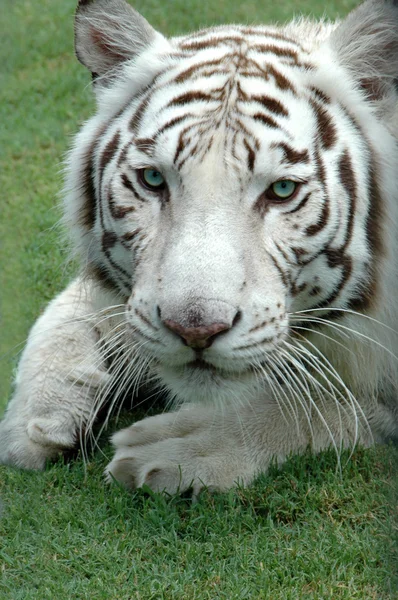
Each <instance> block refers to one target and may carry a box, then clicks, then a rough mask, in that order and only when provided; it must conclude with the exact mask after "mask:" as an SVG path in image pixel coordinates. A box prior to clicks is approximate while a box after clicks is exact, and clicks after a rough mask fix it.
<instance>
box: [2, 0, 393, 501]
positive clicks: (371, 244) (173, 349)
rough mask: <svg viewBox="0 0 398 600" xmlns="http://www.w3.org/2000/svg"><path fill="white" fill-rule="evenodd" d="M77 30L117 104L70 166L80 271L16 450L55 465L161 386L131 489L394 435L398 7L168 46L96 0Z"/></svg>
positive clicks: (35, 352)
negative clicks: (130, 395)
mask: <svg viewBox="0 0 398 600" xmlns="http://www.w3.org/2000/svg"><path fill="white" fill-rule="evenodd" d="M75 32H76V53H77V56H78V58H79V60H80V61H81V62H82V63H83V64H84V65H85V66H86V67H87V68H88V69H89V70H90V71H91V73H92V74H93V80H94V90H95V94H96V99H97V105H98V108H97V112H96V114H95V116H94V117H93V118H92V119H90V120H89V121H88V122H87V123H86V124H85V125H84V126H83V128H82V129H81V131H80V133H79V134H78V135H77V136H76V140H75V144H74V146H73V148H72V150H71V152H70V154H69V158H68V162H67V177H66V185H65V203H64V207H65V222H66V224H67V226H68V227H69V229H70V231H71V235H72V239H73V243H74V248H75V251H76V254H77V256H78V257H79V260H80V262H81V265H82V273H81V275H80V277H79V278H78V279H76V280H75V281H74V282H73V283H72V284H71V285H70V286H69V287H68V288H67V290H66V291H65V292H63V293H62V294H60V296H59V297H58V298H57V299H55V300H54V302H53V303H52V304H51V305H50V306H49V308H48V309H47V311H46V313H45V314H44V315H43V317H41V319H40V320H39V321H38V322H37V324H36V325H35V326H34V328H33V330H32V333H31V336H30V338H29V341H28V345H27V347H26V350H25V352H24V354H23V356H22V359H21V363H20V366H19V373H18V379H17V387H16V393H15V396H14V397H13V399H12V400H11V402H10V405H9V408H8V411H7V414H6V417H5V419H4V420H3V421H2V423H1V424H0V460H2V461H3V462H8V463H10V464H17V465H20V466H25V467H33V468H40V467H42V466H43V464H44V462H45V460H46V458H52V457H53V456H55V455H56V454H57V453H58V452H59V451H62V450H63V449H64V448H65V447H68V446H70V445H72V444H73V443H74V441H76V440H77V439H78V437H79V429H80V431H81V429H82V428H84V429H85V430H86V431H88V432H90V431H91V429H92V425H93V423H94V421H95V419H96V417H97V414H98V413H99V409H100V408H101V407H102V406H103V405H104V404H105V403H106V402H108V403H110V409H109V411H111V410H112V409H113V408H114V407H115V406H117V401H118V398H119V397H120V396H123V395H125V394H126V390H128V389H130V390H131V389H132V390H133V391H135V390H136V389H137V388H138V387H139V386H140V385H141V384H144V385H146V386H147V387H148V386H150V385H151V384H152V385H155V387H156V386H158V387H159V386H160V387H161V388H163V389H165V390H167V392H168V393H169V395H170V397H171V398H173V399H174V401H175V403H176V405H177V407H178V410H177V411H176V412H173V413H168V414H163V415H159V416H157V417H153V418H150V419H146V420H144V421H142V422H140V423H138V424H135V425H133V426H132V427H131V428H128V429H127V430H124V431H121V432H119V433H118V434H116V436H115V437H114V445H115V448H116V452H115V457H114V460H113V461H112V462H111V464H110V465H109V466H108V468H107V473H108V477H109V478H111V477H115V478H116V479H118V480H120V481H121V482H123V483H124V484H125V485H127V486H128V487H137V486H141V485H143V484H144V483H145V484H147V485H150V486H151V487H153V488H154V489H159V490H162V489H165V490H167V491H169V492H174V491H177V490H184V489H186V488H187V487H189V486H190V485H192V484H193V488H194V490H195V491H199V490H200V487H201V486H202V485H207V486H210V487H211V488H217V489H227V488H228V487H231V486H233V485H234V484H235V483H236V482H237V481H239V482H242V483H244V484H247V483H250V481H252V479H253V477H255V475H256V474H257V473H259V472H261V471H265V470H266V469H267V467H268V464H269V462H270V460H272V458H274V457H276V458H277V459H278V460H279V461H283V460H284V458H285V457H286V456H287V455H288V454H289V453H291V452H301V451H303V450H304V449H305V448H307V447H308V446H310V447H311V448H312V449H313V450H314V451H319V450H321V449H323V448H325V447H328V446H330V445H333V446H334V447H335V448H336V450H337V451H339V450H340V448H341V447H342V446H348V445H352V444H355V443H356V442H358V441H359V442H361V443H363V444H369V443H371V442H372V441H373V440H375V439H383V438H385V437H389V436H396V435H397V431H398V425H397V421H398V419H397V412H398V411H397V403H396V392H397V388H398V382H397V378H398V376H397V365H396V362H394V361H395V355H396V353H397V352H396V351H397V337H396V333H394V332H393V331H392V328H393V327H394V326H395V325H396V322H397V321H398V319H397V303H396V300H395V299H396V297H397V292H398V290H397V285H398V281H397V280H398V277H397V263H396V259H397V250H398V249H397V248H396V245H397V228H396V223H397V210H398V206H397V205H398V202H397V199H398V188H397V181H396V176H395V171H396V165H397V162H398V156H397V144H396V141H397V137H398V127H397V122H398V109H397V106H398V103H397V93H396V90H395V88H394V87H393V85H392V84H391V82H392V80H393V78H394V77H396V75H397V64H398V50H397V48H398V8H397V6H396V3H394V2H392V1H382V0H369V1H368V2H365V3H364V4H363V5H361V6H359V8H358V9H357V10H356V11H353V13H351V14H350V15H349V16H348V17H347V19H346V20H345V21H343V22H342V23H341V24H331V23H329V24H327V23H321V24H319V23H314V22H311V21H309V20H300V21H294V22H292V23H291V24H288V25H286V26H284V27H280V28H277V27H273V26H269V27H247V26H238V25H236V26H235V25H230V26H224V27H216V28H213V29H208V30H203V31H199V32H196V33H193V34H191V35H187V36H184V37H179V38H172V39H170V40H167V39H166V38H164V37H163V36H162V35H161V34H160V33H158V32H156V31H155V30H154V29H153V28H152V27H151V26H150V25H149V24H148V23H147V22H146V21H145V19H144V18H143V17H141V16H140V15H139V14H138V13H136V12H135V11H134V10H133V9H132V8H131V7H130V6H129V5H128V4H127V3H126V2H125V1H124V0H93V1H92V2H83V1H82V2H80V3H79V6H78V9H77V13H76V27H75ZM49 327H50V329H49ZM51 328H52V329H51ZM54 328H56V329H57V335H56V336H55V338H56V339H54V336H53V334H52V333H50V334H49V333H47V332H48V331H49V330H50V331H53V330H54ZM364 342H366V343H364ZM90 348H91V350H90ZM50 356H51V357H52V358H51V364H52V365H55V367H52V368H51V369H52V371H51V372H54V371H55V372H56V376H54V377H52V378H51V377H48V376H47V375H48V374H46V373H44V374H43V373H41V372H39V370H38V364H39V361H41V362H40V364H43V363H44V364H45V361H46V357H47V358H48V357H50ZM44 370H45V369H44ZM43 381H46V382H48V383H46V384H45V390H44V393H43V385H44V384H43ZM63 381H64V382H63ZM71 381H72V384H71ZM73 382H74V383H73ZM74 384H76V385H74ZM28 387H29V390H30V392H29V397H28V395H27V392H26V390H27V388H28ZM75 388H76V392H75ZM32 390H33V391H32ZM111 392H112V393H111Z"/></svg>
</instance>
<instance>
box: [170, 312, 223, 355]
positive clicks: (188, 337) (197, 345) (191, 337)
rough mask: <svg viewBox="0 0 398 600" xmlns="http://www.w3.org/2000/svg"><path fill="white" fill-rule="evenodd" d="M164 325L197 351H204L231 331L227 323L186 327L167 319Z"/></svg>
mask: <svg viewBox="0 0 398 600" xmlns="http://www.w3.org/2000/svg"><path fill="white" fill-rule="evenodd" d="M163 324H164V325H165V326H166V327H167V328H168V329H170V330H171V331H172V332H173V333H176V334H177V335H178V336H179V337H180V338H181V339H182V340H183V342H184V344H186V345H187V346H190V347H191V348H194V349H197V350H204V349H205V348H209V346H211V345H212V343H213V342H214V340H215V338H216V337H217V336H218V335H219V334H220V333H222V332H223V331H228V330H229V329H231V325H228V324H227V323H213V324H212V325H202V326H200V327H184V326H183V325H180V324H179V323H176V321H172V320H171V319H166V320H165V321H163Z"/></svg>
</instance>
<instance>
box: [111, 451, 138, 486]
mask: <svg viewBox="0 0 398 600" xmlns="http://www.w3.org/2000/svg"><path fill="white" fill-rule="evenodd" d="M136 474H137V469H136V464H135V460H134V458H131V457H128V458H119V459H117V460H113V461H112V462H111V463H110V464H109V465H108V466H107V468H106V469H105V479H106V481H107V482H108V483H112V482H115V481H116V482H118V483H120V484H122V485H123V486H124V487H125V488H127V489H129V490H134V489H136V488H137V487H138V486H137V485H136Z"/></svg>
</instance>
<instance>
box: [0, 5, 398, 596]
mask: <svg viewBox="0 0 398 600" xmlns="http://www.w3.org/2000/svg"><path fill="white" fill-rule="evenodd" d="M0 2H1V4H0V95H1V103H0V190H1V191H0V194H1V195H0V318H1V322H0V331H1V333H0V408H1V407H2V406H4V405H5V403H6V401H7V398H8V396H9V393H10V382H11V376H12V371H13V369H14V368H15V365H16V361H17V356H18V353H19V352H20V351H21V349H22V347H23V343H24V340H25V339H26V335H27V332H28V330H29V327H30V326H31V324H32V323H33V321H34V320H35V318H36V317H37V316H38V315H39V314H40V312H41V311H42V310H43V308H44V307H45V305H46V303H47V302H48V301H49V300H50V299H51V298H52V297H53V296H54V294H55V293H56V292H57V291H60V290H61V289H62V288H63V286H64V285H65V283H66V282H67V281H68V280H69V279H70V277H71V274H72V273H73V270H74V267H73V265H71V264H70V263H69V261H68V252H67V250H66V245H65V243H64V241H63V238H64V236H63V232H62V229H61V228H60V227H59V225H58V221H59V218H60V211H59V209H58V207H57V204H58V201H59V190H60V188H61V181H62V176H61V170H62V157H63V155H64V153H65V151H66V149H67V148H68V145H69V144H70V142H71V138H72V135H73V134H74V132H76V131H77V129H78V127H79V124H80V123H82V122H83V121H84V120H85V119H86V118H87V117H88V116H89V115H90V114H91V112H92V110H93V100H92V97H91V90H90V78H89V75H88V73H87V72H86V71H85V70H84V68H83V67H81V66H80V65H79V64H78V63H77V61H76V60H75V59H74V55H73V12H74V2H73V1H71V0H62V1H61V0H41V1H40V2H38V1H37V0H35V1H28V0H0ZM354 5H355V2H353V1H339V2H328V3H327V5H323V4H322V3H319V2H315V1H312V2H310V1H308V0H306V1H304V0H302V1H300V2H296V1H295V2H292V1H290V2H286V3H283V4H282V3H279V2H273V3H266V2H264V1H259V0H258V1H255V2H243V3H242V2H239V1H237V0H233V1H227V0H217V1H211V2H210V1H207V2H206V1H203V0H202V1H200V2H199V1H186V0H179V1H177V0H167V1H166V0H163V1H162V2H160V0H147V1H143V0H141V1H139V2H136V3H135V7H136V8H137V9H138V10H140V11H141V12H142V13H143V14H144V16H146V17H147V18H148V19H149V20H150V22H151V23H152V24H153V25H154V26H155V27H157V28H159V29H160V30H161V31H162V32H164V33H166V34H175V33H182V32H184V31H190V30H192V29H195V28H197V27H199V26H207V25H211V24H218V23H223V22H244V23H262V22H267V21H269V20H279V21H285V20H287V19H290V18H291V17H292V16H293V15H298V14H300V13H306V14H308V13H312V14H314V15H316V16H317V17H321V16H322V15H323V14H324V12H325V10H326V9H327V14H328V16H329V17H332V18H335V17H336V16H337V15H341V16H343V15H344V14H346V13H347V12H348V10H349V9H351V8H352V7H353V6H354ZM109 456H110V449H109V447H108V446H107V445H106V443H104V446H103V454H102V453H100V452H97V453H96V454H95V455H94V456H93V457H92V458H91V459H90V461H89V463H88V464H87V465H86V469H85V468H84V466H83V464H82V462H81V460H79V459H78V460H76V461H74V462H71V463H66V464H64V463H63V462H62V461H60V462H59V463H58V464H56V465H54V466H51V467H49V468H48V469H47V470H46V471H45V472H44V473H22V472H19V471H16V470H13V469H7V468H5V467H0V598H1V599H3V598H4V599H13V600H14V599H15V600H16V599H21V600H22V599H24V600H25V599H31V598H32V599H33V598H35V599H36V598H37V599H38V600H45V599H49V600H53V599H54V598H60V599H62V600H63V599H67V598H76V599H80V598H82V599H83V598H90V599H91V598H99V599H102V598H103V599H107V600H109V599H113V598H115V599H126V600H127V599H132V598H142V599H144V600H148V599H150V598H181V599H182V598H186V599H188V600H191V599H196V598H198V599H202V598H209V599H215V598H225V599H227V600H231V599H234V598H237V599H243V598H270V599H279V598H281V599H282V598H283V599H284V598H287V599H289V598H291V599H294V600H296V599H297V598H314V599H317V600H319V599H321V598H331V599H333V600H334V599H340V598H346V599H347V600H348V599H349V600H351V599H353V598H358V599H361V600H363V599H368V598H369V599H370V598H374V599H384V598H398V595H397V593H396V589H397V588H396V578H395V575H396V565H397V562H398V557H397V544H396V532H397V524H398V522H397V514H396V508H395V507H396V496H395V495H394V494H395V484H396V462H397V451H396V450H394V449H393V448H392V447H385V448H378V449H375V450H369V451H357V452H355V453H354V456H353V457H352V459H351V460H350V461H349V463H348V464H347V465H346V466H345V468H344V469H343V473H342V475H340V474H338V473H336V459H335V456H334V454H333V452H326V453H323V454H322V455H321V456H320V457H310V456H306V457H301V458H293V459H292V460H291V461H290V462H288V464H287V465H286V466H285V467H284V468H283V469H282V470H281V471H277V470H276V469H273V470H271V472H270V474H269V475H268V476H266V477H263V478H261V480H260V481H259V482H257V484H256V485H254V486H253V487H252V488H250V489H249V490H238V491H233V492H231V493H229V494H223V495H215V496H213V497H209V496H204V497H203V498H201V499H200V500H199V502H198V504H196V505H194V506H192V505H191V503H190V501H189V500H188V499H184V498H168V499H165V498H163V497H161V496H157V495H153V494H149V493H144V492H139V493H137V494H135V495H131V494H128V493H127V492H125V491H123V490H121V489H119V488H117V487H113V488H108V487H106V486H105V485H104V483H103V479H102V470H103V468H104V466H105V464H106V462H107V460H108V458H109ZM343 458H344V457H343ZM343 462H344V460H343Z"/></svg>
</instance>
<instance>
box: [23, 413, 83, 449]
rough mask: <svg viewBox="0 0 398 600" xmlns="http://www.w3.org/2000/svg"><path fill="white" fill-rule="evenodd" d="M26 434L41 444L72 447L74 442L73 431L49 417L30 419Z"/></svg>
mask: <svg viewBox="0 0 398 600" xmlns="http://www.w3.org/2000/svg"><path fill="white" fill-rule="evenodd" d="M27 434H28V436H29V438H30V439H31V440H32V442H35V443H36V444H40V445H42V446H53V447H56V448H72V447H73V446H74V445H75V443H76V435H75V432H74V431H70V430H68V428H67V427H66V426H64V425H63V424H60V423H56V422H54V421H51V420H49V419H32V420H31V421H29V423H28V426H27Z"/></svg>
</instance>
